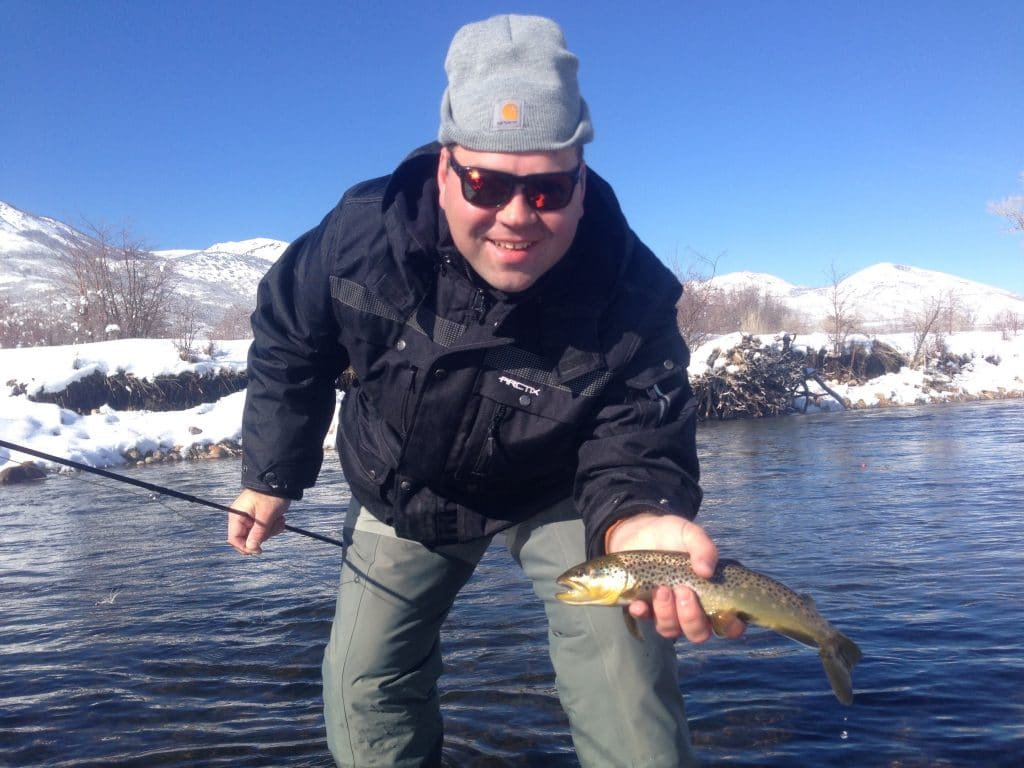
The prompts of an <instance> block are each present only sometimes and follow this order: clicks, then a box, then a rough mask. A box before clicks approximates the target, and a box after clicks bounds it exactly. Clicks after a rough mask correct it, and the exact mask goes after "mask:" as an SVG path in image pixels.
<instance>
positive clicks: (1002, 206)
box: [988, 173, 1024, 232]
mask: <svg viewBox="0 0 1024 768" xmlns="http://www.w3.org/2000/svg"><path fill="white" fill-rule="evenodd" d="M1020 178H1021V182H1022V183H1024V173H1021V175H1020ZM988 209H989V210H990V211H991V212H992V213H994V214H996V215H997V216H1002V217H1003V218H1004V219H1006V220H1007V221H1009V222H1010V228H1011V229H1014V230H1016V231H1017V232H1024V195H1011V196H1010V197H1004V198H1003V199H1002V200H999V201H997V202H994V203H989V204H988Z"/></svg>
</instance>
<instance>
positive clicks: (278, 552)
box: [0, 402, 1024, 766]
mask: <svg viewBox="0 0 1024 768" xmlns="http://www.w3.org/2000/svg"><path fill="white" fill-rule="evenodd" d="M700 443H701V449H702V454H703V457H704V467H705V477H704V486H705V490H706V492H707V500H706V503H705V507H704V510H703V511H702V518H701V519H702V522H703V523H704V525H705V526H707V527H708V528H709V529H710V530H711V531H712V532H713V534H714V536H715V537H716V539H717V541H718V542H719V545H720V547H721V549H722V551H723V554H727V555H729V556H732V557H736V558H738V559H741V560H743V561H744V562H745V563H747V564H748V565H750V566H752V567H756V568H758V569H760V570H764V571H766V572H768V573H771V574H772V575H774V576H776V577H778V578H780V579H782V580H784V581H786V582H787V583H789V584H790V585H791V586H793V587H794V588H798V589H801V590H806V591H808V592H811V593H812V594H813V595H814V598H815V600H816V601H817V603H818V606H819V608H820V610H821V612H822V613H823V614H824V615H826V616H827V617H829V619H830V620H832V621H833V623H835V624H837V625H838V626H840V627H841V628H843V629H844V630H846V631H847V632H848V633H849V634H850V635H851V637H853V638H854V639H855V640H856V641H857V642H858V643H859V644H860V646H861V648H862V649H863V650H864V653H865V659H864V661H863V662H862V664H861V665H860V666H859V667H858V668H857V670H856V673H855V675H854V683H855V689H856V692H857V698H856V702H855V704H854V705H853V706H852V707H843V706H842V705H840V704H839V703H838V702H836V700H835V699H834V698H833V696H832V694H831V692H830V691H829V689H828V685H827V682H826V681H825V677H824V674H823V672H822V670H821V665H820V663H819V661H818V659H817V657H816V654H814V653H813V652H812V651H809V650H807V649H804V648H802V647H800V646H797V645H796V644H794V643H791V642H790V641H788V640H785V639H782V638H779V637H778V636H776V635H773V634H771V633H767V632H763V631H759V630H752V631H750V632H749V633H748V634H747V635H746V636H745V637H744V638H742V639H741V640H739V641H735V642H725V641H711V642H710V643H708V644H706V645H704V646H700V647H694V646H689V645H684V644H680V646H679V658H680V681H681V684H682V686H683V688H684V690H685V691H686V692H687V704H688V709H689V714H690V721H691V728H692V731H693V737H694V741H695V744H696V746H697V748H698V750H699V753H700V754H701V755H702V757H703V758H704V759H705V761H706V762H707V763H708V764H711V765H740V766H792V765H797V766H816V765H835V766H961V765H962V766H975V765H984V766H1011V765H1013V766H1015V765H1018V764H1019V763H1020V757H1021V755H1022V754H1024V685H1022V684H1024V652H1022V651H1021V644H1020V640H1019V632H1020V629H1019V628H1020V626H1021V624H1022V621H1024V516H1022V514H1021V511H1022V510H1021V507H1022V505H1021V499H1022V498H1024V472H1022V469H1024V466H1022V464H1024V461H1022V458H1021V457H1022V456H1024V450H1022V449H1024V404H1022V403H1019V402H1002V403H992V404H973V405H963V406H943V407H934V406H933V407H929V408H922V409H917V408H914V409H898V410H887V411H874V412H857V413H851V414H842V415H835V414H833V415H822V416H814V417H794V418H787V419H779V420H774V421H762V422H741V423H731V424H716V425H706V426H705V427H703V428H702V429H701V431H700ZM332 460H333V457H332V459H329V461H328V463H329V464H330V463H331V461H332ZM237 469H238V467H237V464H236V463H235V462H233V461H219V462H212V463H202V464H189V465H176V466H164V467H158V468H151V469H147V470H140V471H139V473H140V476H142V477H144V478H145V479H146V480H147V481H149V482H154V483H159V484H162V485H167V486H172V487H175V488H178V489H181V490H184V491H186V492H189V493H194V494H196V495H201V496H208V497H211V498H216V499H225V498H228V497H230V496H231V495H232V493H233V490H234V488H235V487H236V485H237V480H236V478H237ZM324 475H325V477H324V483H323V485H322V486H321V487H319V488H317V489H314V491H313V492H311V493H310V494H309V496H308V498H307V500H306V501H304V502H303V503H302V504H301V506H300V507H299V508H298V509H296V510H295V512H294V513H293V514H292V515H291V516H290V517H289V521H290V522H292V523H293V524H295V525H300V526H303V527H307V528H310V529H313V530H316V531H318V532H321V533H324V534H327V535H330V536H337V535H339V533H340V530H339V529H340V526H341V514H340V509H342V508H344V507H345V506H346V505H347V498H344V497H342V498H338V497H337V496H336V494H337V483H338V482H339V481H340V474H339V473H338V471H337V470H335V469H334V468H333V467H329V469H327V470H325V472H324ZM332 485H333V486H334V488H332V487H331V486H332ZM0 524H2V529H0V530H2V533H0V766H101V765H102V766H108V765H120V766H327V765H330V760H329V758H327V757H326V749H325V745H324V741H323V734H322V726H321V722H320V711H319V707H320V704H319V696H320V691H319V665H320V654H321V648H322V646H323V643H324V642H325V640H326V637H327V632H328V630H329V626H330V618H331V615H332V612H333V603H334V591H335V582H336V579H337V568H338V565H339V561H340V554H339V552H338V551H337V550H335V549H333V548H332V547H330V546H328V545H325V544H321V543H317V542H313V541H311V540H308V539H304V538H301V537H298V536H295V535H286V536H282V537H279V538H278V539H275V541H274V542H273V544H272V545H271V546H269V547H268V548H267V554H265V555H264V556H263V557H260V558H241V557H237V556H234V555H233V553H232V552H230V551H229V550H228V548H227V547H226V545H223V544H222V543H221V542H222V538H223V532H222V521H221V519H220V515H219V514H218V513H210V512H207V511H205V510H204V509H203V508H197V507H195V506H190V505H188V504H185V503H182V502H175V501H171V502H168V501H167V500H165V499H163V498H152V497H151V496H150V495H149V494H147V493H145V492H138V493H136V492H134V491H133V490H132V489H129V488H127V487H126V486H119V485H116V484H114V483H111V482H109V481H105V480H98V481H95V480H93V479H86V478H82V477H71V478H69V477H56V478H51V479H50V480H48V481H46V482H45V483H42V484H38V485H34V486H29V487H26V486H20V487H8V488H3V489H0ZM444 650H445V661H446V666H447V673H446V677H445V680H444V689H443V706H444V709H445V716H446V724H447V736H448V738H447V744H446V758H447V761H448V762H449V764H451V765H457V766H509V765H518V766H533V765H536V766H572V765H576V762H575V758H574V756H573V754H572V749H571V744H570V742H569V739H568V736H567V726H566V723H565V718H564V716H563V715H562V712H561V710H560V708H559V707H558V702H557V698H556V696H555V691H554V685H553V680H552V675H551V670H550V665H549V663H548V660H547V654H546V629H545V627H544V622H543V614H542V610H541V608H540V606H539V605H537V604H536V601H535V599H534V598H533V595H532V591H531V590H530V587H529V585H528V584H527V583H526V582H524V581H523V580H522V578H521V577H520V575H519V573H518V572H517V571H516V570H515V568H514V566H511V565H510V561H509V558H508V556H507V554H506V552H505V550H504V549H503V547H501V546H499V545H495V546H494V547H492V548H491V550H490V551H489V552H488V554H487V555H486V557H485V559H484V561H483V563H482V564H481V566H480V568H479V570H478V572H477V574H476V575H475V576H474V578H473V580H472V581H471V582H470V584H469V585H468V586H467V588H466V590H465V591H464V593H463V596H462V598H461V599H460V601H459V603H458V604H457V605H456V608H455V609H454V610H453V611H452V614H451V617H450V619H449V623H448V625H447V629H446V634H445V646H444Z"/></svg>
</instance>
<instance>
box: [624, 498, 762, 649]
mask: <svg viewBox="0 0 1024 768" xmlns="http://www.w3.org/2000/svg"><path fill="white" fill-rule="evenodd" d="M629 549H659V550H663V551H671V552H687V553H688V554H689V555H690V564H691V565H692V567H693V570H694V573H696V574H697V575H698V576H701V577H703V578H705V579H707V578H711V576H712V575H713V574H714V572H715V566H716V565H717V564H718V548H717V547H716V546H715V543H714V542H713V541H712V540H711V537H710V536H708V535H707V533H706V532H705V530H704V529H703V528H702V527H701V526H699V525H697V524H696V523H693V522H690V521H689V520H687V519H686V518H683V517H677V516H675V515H656V514H652V513H647V512H643V513H640V514H638V515H634V516H633V517H630V518H627V519H625V520H623V521H622V522H620V523H619V524H618V525H616V526H615V528H614V529H613V530H612V531H611V534H610V535H609V537H608V547H607V550H608V553H609V554H611V553H612V552H622V551H624V550H629ZM629 612H630V614H631V615H632V616H634V617H635V618H637V619H648V620H652V621H654V628H655V630H656V631H657V632H658V634H659V635H661V636H662V637H667V638H669V639H670V640H674V639H675V638H677V637H679V636H680V635H685V636H686V639H687V640H689V641H690V642H693V643H703V642H704V641H705V640H707V639H708V638H709V637H711V622H710V621H709V620H708V617H707V615H706V614H705V613H704V609H703V608H701V605H700V600H699V599H698V598H697V595H696V593H695V592H694V591H693V590H692V589H690V588H689V587H684V586H678V587H668V586H660V587H657V588H655V590H654V594H653V596H652V597H651V601H650V602H649V603H648V602H647V601H645V600H634V601H633V602H632V603H630V605H629ZM746 628H747V625H746V624H745V623H744V622H743V621H740V620H739V619H735V620H734V621H733V622H732V623H731V624H730V625H729V626H728V627H726V629H725V633H724V634H725V636H726V637H729V638H735V637H739V636H740V635H742V634H743V632H744V630H745V629H746Z"/></svg>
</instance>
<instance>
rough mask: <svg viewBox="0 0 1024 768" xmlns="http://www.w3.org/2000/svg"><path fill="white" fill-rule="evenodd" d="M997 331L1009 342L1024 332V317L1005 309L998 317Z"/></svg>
mask: <svg viewBox="0 0 1024 768" xmlns="http://www.w3.org/2000/svg"><path fill="white" fill-rule="evenodd" d="M995 320H996V330H997V331H999V332H1000V333H1001V334H1002V337H1003V339H1006V340H1009V339H1011V338H1013V337H1014V336H1017V335H1019V334H1020V332H1021V330H1024V317H1022V316H1021V315H1019V314H1018V313H1016V312H1014V311H1013V310H1010V309H1004V310H1003V311H1002V312H1000V313H999V314H998V315H996V318H995Z"/></svg>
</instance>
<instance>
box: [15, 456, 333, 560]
mask: <svg viewBox="0 0 1024 768" xmlns="http://www.w3.org/2000/svg"><path fill="white" fill-rule="evenodd" d="M0 448H9V449H10V450H12V451H18V452H19V453H25V454H28V455H29V456H35V457H36V458H39V459H44V460H46V461H52V462H54V463H55V464H63V465H64V466H65V467H71V468H72V469H77V470H80V471H82V472H89V473H91V474H94V475H99V476H100V477H106V478H108V479H110V480H117V481H118V482H121V483H127V484H128V485H134V486H137V487H139V488H145V489H146V490H147V491H153V492H154V493H162V494H164V495H165V496H173V497H174V498H176V499H181V500H182V501H187V502H190V503H192V504H200V505H202V506H204V507H212V508H213V509H219V510H220V511H221V512H227V513H228V514H231V515H241V516H242V517H247V518H249V519H250V520H252V519H253V517H252V515H250V514H249V513H248V512H242V511H241V510H240V509H232V508H231V507H229V506H226V505H224V504H218V503H217V502H216V501H210V500H209V499H203V498H200V497H199V496H193V495H192V494H190V493H183V492H182V491H176V490H174V489H173V488H165V487H164V486H162V485H157V484H156V483H147V482H146V481H144V480H136V479H135V478H134V477H126V476H125V475H119V474H117V473H116V472H109V471H107V470H105V469H100V468H98V467H90V466H89V465H88V464H83V463H81V462H79V461H73V460H71V459H65V458H63V457H61V456H54V455H53V454H50V453H43V452H42V451H37V450H35V449H34V448H29V447H27V446H24V445H18V444H17V443H11V442H8V441H7V440H0ZM284 529H285V530H286V531H291V532H292V533H297V534H299V535H301V536H308V537H309V538H311V539H316V540H317V541H323V542H325V543H327V544H333V545H334V546H336V547H344V546H345V545H344V543H342V542H340V541H338V540H337V539H332V538H331V537H330V536H324V535H323V534H320V533H316V532H314V531H307V530H306V529H304V528H299V527H297V526H294V525H287V524H286V525H285V526H284Z"/></svg>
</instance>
